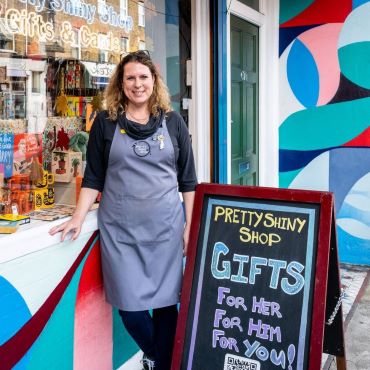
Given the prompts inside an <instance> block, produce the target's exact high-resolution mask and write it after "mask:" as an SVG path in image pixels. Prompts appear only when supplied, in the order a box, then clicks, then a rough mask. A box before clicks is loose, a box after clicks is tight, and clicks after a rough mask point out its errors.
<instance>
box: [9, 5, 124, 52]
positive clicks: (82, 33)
mask: <svg viewBox="0 0 370 370" xmlns="http://www.w3.org/2000/svg"><path fill="white" fill-rule="evenodd" d="M5 24H6V26H7V27H8V29H9V31H10V32H11V33H14V34H19V35H23V36H28V37H38V38H39V39H41V40H46V41H52V40H54V38H55V34H56V32H55V29H54V25H53V23H51V22H44V20H43V19H42V17H41V16H40V15H38V14H37V13H35V12H30V13H27V11H26V10H25V9H23V10H21V11H19V10H18V9H14V8H11V9H8V10H7V11H6V13H5ZM60 37H61V40H62V41H63V42H64V43H67V44H70V45H73V46H75V45H81V47H85V48H88V47H92V48H96V49H99V48H100V45H105V50H108V51H113V52H119V51H120V40H119V38H118V37H115V36H113V33H112V32H111V31H109V32H108V33H107V34H99V33H97V32H93V31H91V30H90V28H89V27H88V26H86V25H85V26H82V27H81V28H80V29H79V31H78V40H76V34H75V33H74V31H73V27H72V24H71V23H70V22H68V21H64V22H63V23H62V26H61V31H60Z"/></svg>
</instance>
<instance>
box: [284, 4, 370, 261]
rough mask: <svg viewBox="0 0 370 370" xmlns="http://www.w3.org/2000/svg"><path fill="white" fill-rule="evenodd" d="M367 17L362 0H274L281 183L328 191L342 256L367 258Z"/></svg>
mask: <svg viewBox="0 0 370 370" xmlns="http://www.w3.org/2000/svg"><path fill="white" fill-rule="evenodd" d="M369 16H370V1H368V0H366V1H364V0H362V1H361V0H353V1H349V0H341V1H337V2H336V1H327V0H316V1H313V0H296V1H294V2H292V1H290V0H280V41H279V43H280V45H279V47H280V101H279V104H280V128H279V140H280V142H279V149H280V158H279V171H280V172H279V180H280V186H281V187H289V188H305V189H313V190H327V191H332V192H334V194H335V199H336V202H335V203H336V216H337V232H338V243H339V257H340V260H341V261H342V262H348V263H355V264H367V265H370V22H369Z"/></svg>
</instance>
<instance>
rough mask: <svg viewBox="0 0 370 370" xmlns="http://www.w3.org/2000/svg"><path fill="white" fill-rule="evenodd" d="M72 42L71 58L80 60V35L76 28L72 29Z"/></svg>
mask: <svg viewBox="0 0 370 370" xmlns="http://www.w3.org/2000/svg"><path fill="white" fill-rule="evenodd" d="M72 32H73V39H74V42H72V43H71V56H72V58H75V59H80V55H79V54H80V35H79V32H78V29H77V28H73V29H72Z"/></svg>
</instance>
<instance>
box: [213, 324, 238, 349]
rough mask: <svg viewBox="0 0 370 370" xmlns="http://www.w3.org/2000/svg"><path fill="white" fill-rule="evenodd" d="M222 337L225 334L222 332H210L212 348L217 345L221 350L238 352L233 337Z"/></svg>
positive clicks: (216, 330)
mask: <svg viewBox="0 0 370 370" xmlns="http://www.w3.org/2000/svg"><path fill="white" fill-rule="evenodd" d="M224 335H225V332H224V331H223V330H218V329H214V330H213V331H212V347H213V348H216V347H217V345H219V346H220V347H221V348H223V349H226V348H227V349H229V350H234V351H236V352H239V348H238V346H237V344H238V343H237V341H236V339H235V338H233V337H230V338H226V337H225V336H224Z"/></svg>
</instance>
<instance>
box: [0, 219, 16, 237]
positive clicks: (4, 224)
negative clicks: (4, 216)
mask: <svg viewBox="0 0 370 370" xmlns="http://www.w3.org/2000/svg"><path fill="white" fill-rule="evenodd" d="M17 229H18V221H6V220H0V234H12V233H15V232H16V231H17Z"/></svg>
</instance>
